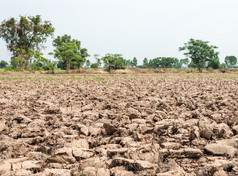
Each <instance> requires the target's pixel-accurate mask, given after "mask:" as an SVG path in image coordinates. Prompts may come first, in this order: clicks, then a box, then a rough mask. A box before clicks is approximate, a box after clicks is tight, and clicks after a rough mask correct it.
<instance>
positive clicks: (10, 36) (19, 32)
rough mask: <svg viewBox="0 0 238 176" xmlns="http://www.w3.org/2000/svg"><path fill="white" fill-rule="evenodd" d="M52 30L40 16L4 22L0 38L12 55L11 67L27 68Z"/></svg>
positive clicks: (0, 29) (0, 30)
mask: <svg viewBox="0 0 238 176" xmlns="http://www.w3.org/2000/svg"><path fill="white" fill-rule="evenodd" d="M54 30H55V29H54V28H53V27H52V25H51V23H50V22H49V21H44V22H43V21H42V19H41V17H40V15H36V16H20V20H19V21H18V20H17V19H16V18H13V17H11V18H10V19H9V20H4V21H3V22H2V23H1V26H0V38H2V39H3V40H5V42H6V43H7V48H8V49H9V51H10V52H11V53H12V58H11V65H12V66H14V67H20V68H29V67H30V63H31V59H32V57H33V56H34V54H35V53H36V52H39V51H40V49H41V48H42V47H43V44H44V43H45V42H46V40H47V37H49V36H52V35H53V32H54Z"/></svg>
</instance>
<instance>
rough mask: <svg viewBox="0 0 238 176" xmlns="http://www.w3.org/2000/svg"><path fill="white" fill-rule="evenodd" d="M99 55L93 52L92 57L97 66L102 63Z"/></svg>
mask: <svg viewBox="0 0 238 176" xmlns="http://www.w3.org/2000/svg"><path fill="white" fill-rule="evenodd" d="M99 56H100V55H99V54H94V58H95V60H96V62H97V65H98V67H99V66H101V65H102V60H101V58H100V57H99Z"/></svg>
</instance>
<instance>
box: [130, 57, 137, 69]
mask: <svg viewBox="0 0 238 176" xmlns="http://www.w3.org/2000/svg"><path fill="white" fill-rule="evenodd" d="M131 66H132V67H137V58H136V57H134V58H133V59H132V61H131Z"/></svg>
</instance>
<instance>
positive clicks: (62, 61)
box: [51, 35, 89, 73]
mask: <svg viewBox="0 0 238 176" xmlns="http://www.w3.org/2000/svg"><path fill="white" fill-rule="evenodd" d="M53 46H55V47H56V49H55V50H54V53H51V54H53V55H54V57H55V58H57V59H58V60H59V65H58V66H59V67H61V68H65V67H66V70H67V73H69V71H70V68H78V69H80V68H81V67H82V65H83V64H84V62H85V61H86V57H88V56H89V54H88V53H87V49H86V48H81V42H80V41H79V40H75V39H71V36H70V35H64V36H62V37H60V36H58V37H57V38H56V39H55V40H54V41H53Z"/></svg>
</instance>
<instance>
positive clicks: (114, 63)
mask: <svg viewBox="0 0 238 176" xmlns="http://www.w3.org/2000/svg"><path fill="white" fill-rule="evenodd" d="M102 61H103V63H104V66H105V67H107V70H108V71H109V72H110V71H111V70H112V69H125V68H126V66H125V61H126V60H125V59H124V58H123V57H122V55H121V54H106V55H105V56H104V57H102Z"/></svg>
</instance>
